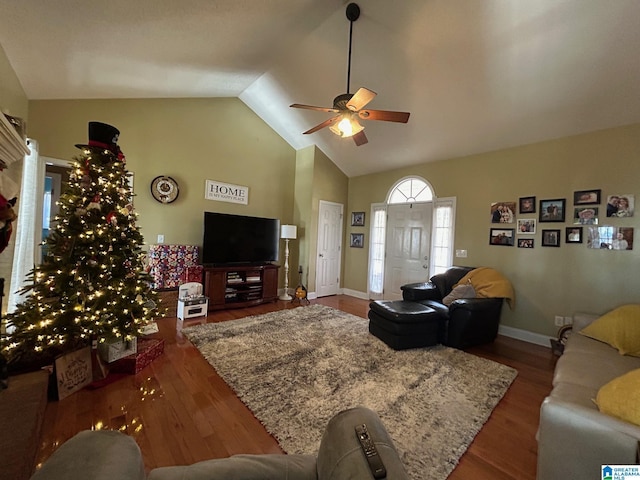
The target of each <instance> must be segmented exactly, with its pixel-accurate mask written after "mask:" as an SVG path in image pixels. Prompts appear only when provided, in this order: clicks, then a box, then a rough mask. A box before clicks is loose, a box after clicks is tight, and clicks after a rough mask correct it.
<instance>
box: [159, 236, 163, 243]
mask: <svg viewBox="0 0 640 480" xmlns="http://www.w3.org/2000/svg"><path fill="white" fill-rule="evenodd" d="M158 243H164V235H158Z"/></svg>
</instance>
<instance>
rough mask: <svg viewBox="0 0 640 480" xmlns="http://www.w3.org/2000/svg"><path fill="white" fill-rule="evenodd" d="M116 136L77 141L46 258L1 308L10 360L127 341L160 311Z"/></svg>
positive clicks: (46, 357) (44, 358) (4, 347)
mask: <svg viewBox="0 0 640 480" xmlns="http://www.w3.org/2000/svg"><path fill="white" fill-rule="evenodd" d="M92 123H96V122H92ZM99 126H105V124H99ZM105 127H109V129H112V130H109V132H110V133H111V132H112V131H115V132H117V130H116V129H115V128H113V127H111V126H105ZM91 128H92V126H91V124H90V127H89V130H90V138H91ZM101 128H102V127H101ZM116 141H117V133H116V135H115V137H114V141H110V142H109V141H107V142H104V143H101V142H94V145H91V143H92V142H91V140H90V145H86V146H78V147H82V153H81V154H80V155H78V156H77V157H75V158H74V163H73V165H72V169H71V173H70V178H69V182H68V184H67V185H66V188H65V190H64V191H63V192H62V194H61V196H60V200H59V202H58V205H59V207H60V211H59V214H58V215H57V216H56V218H55V227H54V228H53V230H52V232H51V234H50V235H49V236H48V237H47V239H46V240H45V242H44V249H43V251H44V252H45V255H44V260H43V262H42V264H41V265H39V266H36V267H35V268H34V269H33V270H32V271H31V272H30V273H29V275H28V277H27V280H28V281H29V285H28V286H26V287H25V288H23V289H22V291H21V292H22V293H24V292H30V293H31V294H30V295H29V296H28V297H27V299H26V300H25V301H24V302H23V303H22V304H20V305H18V307H17V310H16V311H15V312H14V313H12V314H9V315H7V325H8V326H9V327H13V331H12V332H11V333H10V334H9V335H8V336H7V337H5V338H4V339H3V344H2V352H3V354H5V355H7V356H8V358H9V361H10V363H11V362H18V361H20V360H27V359H29V360H33V358H34V357H38V358H40V359H42V361H46V362H50V361H51V359H52V358H54V357H55V356H56V355H59V354H61V353H65V352H68V351H72V350H75V349H77V348H81V347H83V346H87V345H90V344H91V342H92V340H94V339H97V340H98V341H104V340H106V339H108V338H113V337H116V338H120V339H123V340H125V341H128V340H132V339H133V338H134V337H137V336H139V335H140V334H141V329H142V328H143V327H144V326H145V325H147V324H148V323H149V322H150V321H151V320H152V319H153V318H154V317H156V316H158V315H161V314H162V313H163V312H161V311H159V308H158V306H157V302H158V295H157V293H156V292H155V291H153V289H152V287H151V281H152V279H151V277H150V275H149V274H148V273H147V272H146V271H145V268H144V261H143V260H144V252H143V251H142V246H143V244H144V239H143V236H142V234H141V233H140V230H139V228H138V227H137V225H136V221H137V213H136V212H134V210H133V205H132V203H131V195H132V192H131V191H130V188H129V183H128V175H129V173H128V172H127V170H126V167H125V161H124V156H123V155H122V153H121V152H120V149H119V147H118V146H117V144H116ZM95 144H97V145H99V146H96V145H95ZM10 330H11V328H10ZM34 352H35V353H36V354H39V355H34Z"/></svg>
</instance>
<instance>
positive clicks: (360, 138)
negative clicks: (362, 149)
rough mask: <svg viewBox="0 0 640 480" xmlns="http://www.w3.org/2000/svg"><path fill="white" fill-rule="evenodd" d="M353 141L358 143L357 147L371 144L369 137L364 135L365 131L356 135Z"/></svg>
mask: <svg viewBox="0 0 640 480" xmlns="http://www.w3.org/2000/svg"><path fill="white" fill-rule="evenodd" d="M353 141H354V142H356V146H358V147H359V146H360V145H364V144H365V143H369V140H367V136H366V135H365V134H364V130H362V131H360V132H358V133H356V134H355V135H354V136H353Z"/></svg>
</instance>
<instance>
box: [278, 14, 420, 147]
mask: <svg viewBox="0 0 640 480" xmlns="http://www.w3.org/2000/svg"><path fill="white" fill-rule="evenodd" d="M359 17H360V7H359V6H358V5H357V4H355V3H350V4H349V5H347V19H348V20H349V64H348V68H347V93H343V94H341V95H338V96H337V97H336V98H334V99H333V107H331V108H328V107H314V106H313V105H302V104H300V103H294V104H293V105H290V106H291V107H293V108H304V109H307V110H317V111H320V112H327V113H335V114H336V115H335V116H333V117H331V118H330V119H328V120H325V121H324V122H322V123H320V124H318V125H316V126H315V127H313V128H310V129H309V130H307V131H306V132H303V133H304V134H310V133H315V132H317V131H318V130H321V129H323V128H324V127H330V130H331V131H332V132H333V133H335V134H336V135H339V136H341V137H353V140H354V142H355V144H356V145H357V146H360V145H364V144H365V143H367V142H368V140H367V136H366V135H365V134H364V127H363V126H362V125H360V123H359V122H358V120H381V121H384V122H398V123H407V122H408V121H409V115H410V114H409V113H408V112H393V111H388V110H371V109H364V107H365V106H366V105H367V104H368V103H369V102H370V101H371V100H373V99H374V98H375V96H376V95H377V93H376V92H374V91H372V90H369V89H368V88H364V87H361V88H359V89H358V91H357V92H356V93H355V94H353V93H349V87H350V82H351V41H352V38H353V22H355V21H356V20H357V19H358V18H359Z"/></svg>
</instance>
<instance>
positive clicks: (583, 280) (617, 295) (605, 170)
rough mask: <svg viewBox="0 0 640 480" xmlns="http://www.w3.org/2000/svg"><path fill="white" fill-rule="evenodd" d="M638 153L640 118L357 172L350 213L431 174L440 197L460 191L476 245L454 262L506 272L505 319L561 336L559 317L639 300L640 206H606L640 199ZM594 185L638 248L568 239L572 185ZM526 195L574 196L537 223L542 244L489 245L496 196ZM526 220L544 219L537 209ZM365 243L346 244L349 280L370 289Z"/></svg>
mask: <svg viewBox="0 0 640 480" xmlns="http://www.w3.org/2000/svg"><path fill="white" fill-rule="evenodd" d="M639 158H640V124H639V125H631V126H626V127H620V128H614V129H610V130H604V131H599V132H594V133H590V134H586V135H579V136H573V137H567V138H562V139H558V140H554V141H548V142H543V143H538V144H533V145H526V146H522V147H518V148H511V149H507V150H501V151H497V152H490V153H485V154H481V155H473V156H469V157H464V158H458V159H452V160H447V161H443V162H436V163H425V164H422V165H418V166H415V167H410V168H402V169H397V170H391V171H387V172H383V173H378V174H374V175H365V176H361V177H355V178H351V179H349V212H352V211H365V212H367V213H368V212H369V209H370V205H371V203H376V202H384V200H385V198H386V195H387V193H388V191H389V189H390V188H391V187H392V185H393V184H394V183H395V182H396V181H397V180H399V179H400V178H403V177H405V176H408V175H418V176H421V177H423V178H424V179H426V180H427V181H428V182H429V183H430V184H431V185H432V186H433V188H434V190H435V194H436V196H438V197H450V196H455V197H457V216H456V226H455V228H456V230H455V248H456V249H466V250H468V258H454V264H457V265H472V266H491V267H494V268H496V269H498V270H500V271H501V272H502V273H503V274H504V275H506V276H507V277H508V278H509V279H510V280H511V281H512V283H513V285H514V287H515V290H516V295H517V301H516V308H515V309H514V310H513V311H511V310H509V308H508V307H506V306H505V307H504V310H503V317H502V318H503V319H502V323H503V324H504V325H507V326H511V327H515V328H519V329H523V330H527V331H531V332H536V333H540V334H545V335H554V334H555V332H556V331H557V327H556V326H555V325H554V316H555V315H563V316H569V315H572V314H573V313H574V312H576V311H588V312H594V313H602V312H605V311H607V310H609V309H611V308H614V307H616V306H618V305H621V304H624V303H631V302H633V303H637V302H638V301H639V300H638V298H639V297H638V294H639V293H640V277H639V276H638V274H637V272H638V271H639V267H640V230H638V225H640V212H638V213H637V214H636V216H634V217H631V218H626V219H610V218H609V219H608V218H606V216H605V213H604V211H605V208H604V207H605V204H606V197H607V195H611V194H634V195H635V198H636V201H637V202H638V204H637V205H640V180H639V179H640V161H639V160H638V159H639ZM591 189H601V190H602V202H601V204H600V213H601V218H600V220H601V224H608V225H614V226H620V227H634V228H635V236H636V239H635V243H636V245H635V248H634V250H631V251H604V250H590V249H587V247H586V243H583V244H569V245H567V244H565V242H564V234H565V227H568V226H570V225H571V217H572V214H573V192H574V191H579V190H591ZM526 196H536V197H537V201H539V200H541V199H555V198H566V199H567V212H566V219H567V221H566V222H564V223H538V224H537V232H536V234H535V235H533V238H534V239H535V248H534V249H523V248H517V247H503V246H492V245H489V229H490V228H491V226H492V224H491V223H490V215H489V211H490V204H491V203H492V202H503V201H513V202H517V201H518V199H519V198H520V197H526ZM637 208H638V206H636V209H637ZM520 218H535V219H538V214H537V213H536V214H529V215H523V216H522V217H520ZM367 225H369V222H367ZM493 226H494V227H495V225H493ZM503 226H504V225H503ZM511 226H512V227H514V228H515V224H513V225H511ZM542 229H561V237H562V242H561V246H560V248H552V247H542V246H541V230H542ZM367 233H368V231H367ZM523 237H524V236H523ZM365 239H368V234H367V235H365ZM367 247H368V244H367V245H365V248H364V249H363V250H359V249H349V250H348V252H347V255H346V260H345V272H346V275H345V277H344V287H345V288H349V289H352V290H356V291H362V292H365V291H366V290H367V251H368V248H367Z"/></svg>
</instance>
